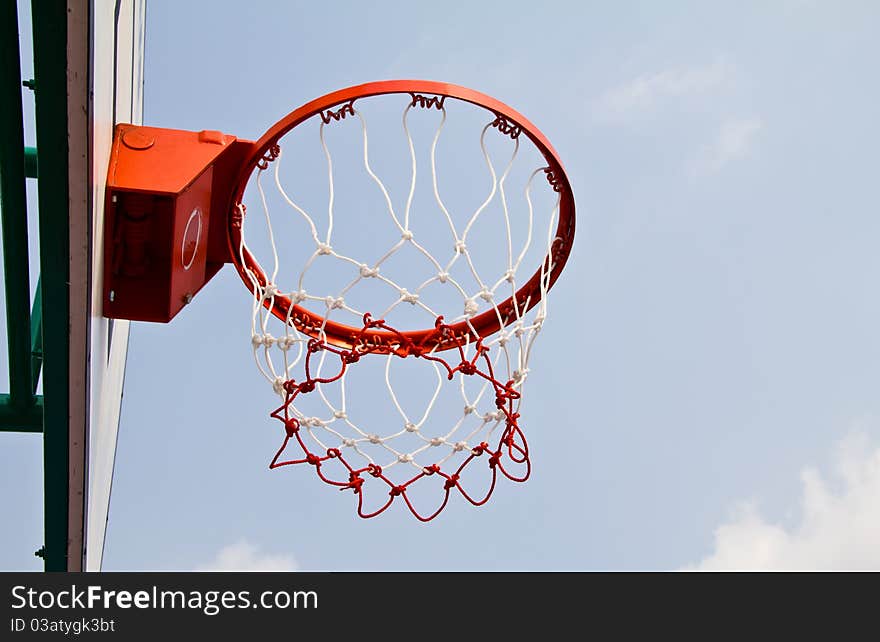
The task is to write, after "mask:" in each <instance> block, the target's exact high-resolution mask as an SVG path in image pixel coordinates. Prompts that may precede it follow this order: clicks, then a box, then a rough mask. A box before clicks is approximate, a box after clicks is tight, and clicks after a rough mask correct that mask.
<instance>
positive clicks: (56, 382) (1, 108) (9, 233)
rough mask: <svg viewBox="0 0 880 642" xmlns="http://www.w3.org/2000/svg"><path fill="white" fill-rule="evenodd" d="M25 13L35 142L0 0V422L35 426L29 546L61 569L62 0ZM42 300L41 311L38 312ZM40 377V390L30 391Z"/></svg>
mask: <svg viewBox="0 0 880 642" xmlns="http://www.w3.org/2000/svg"><path fill="white" fill-rule="evenodd" d="M32 22H33V42H34V73H35V76H36V82H26V83H25V84H26V86H28V87H30V88H31V89H33V90H34V92H35V98H36V125H37V127H36V129H37V148H36V149H34V148H25V146H24V132H23V117H22V116H23V110H22V101H21V86H22V78H21V58H20V53H19V28H18V15H17V7H16V3H15V2H14V1H5V0H4V1H3V2H0V53H2V60H3V61H4V64H3V65H0V207H2V239H3V249H4V260H3V269H4V278H5V285H6V292H5V293H6V326H7V337H8V351H9V393H8V394H0V431H15V432H31V433H39V432H42V434H43V478H44V494H45V503H44V524H45V540H44V542H43V544H42V547H40V546H39V543H38V542H35V548H39V550H38V551H37V554H38V555H40V556H41V557H43V559H44V561H45V568H46V570H47V571H66V570H68V569H69V568H70V567H71V564H70V563H69V562H70V561H71V560H68V532H69V523H68V521H69V515H70V508H71V507H70V505H69V502H70V496H71V494H70V491H69V483H70V482H69V470H70V457H71V452H70V434H69V431H70V424H69V407H70V398H69V396H70V388H69V376H70V374H69V373H70V363H69V361H70V336H69V329H68V323H69V317H70V296H69V287H70V286H69V283H68V281H69V277H68V274H69V269H70V246H69V203H68V199H69V194H68V171H69V166H68V140H67V136H68V111H67V93H68V79H67V44H68V37H69V34H68V6H67V2H64V1H59V0H41V1H40V2H33V3H32ZM37 149H39V150H40V154H39V167H38V163H37ZM38 174H39V180H38V187H37V189H38V196H39V236H40V275H41V276H40V281H39V283H38V286H37V288H36V292H35V295H34V300H33V308H31V300H30V287H29V264H28V241H27V200H26V192H25V178H26V177H30V178H36V177H37V175H38ZM44 303H46V304H47V305H46V306H45V309H46V310H47V311H48V312H50V314H49V315H48V316H45V317H44V316H43V309H44ZM41 374H42V379H41ZM41 380H42V387H43V394H42V395H37V394H36V391H37V390H38V385H39V383H40V381H41ZM0 447H2V443H0Z"/></svg>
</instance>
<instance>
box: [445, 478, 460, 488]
mask: <svg viewBox="0 0 880 642" xmlns="http://www.w3.org/2000/svg"><path fill="white" fill-rule="evenodd" d="M457 485H458V475H450V476H449V479H447V480H446V483H445V484H443V488H445V489H446V490H452V489H453V488H455V487H456V486H457Z"/></svg>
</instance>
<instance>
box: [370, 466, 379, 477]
mask: <svg viewBox="0 0 880 642" xmlns="http://www.w3.org/2000/svg"><path fill="white" fill-rule="evenodd" d="M367 472H368V473H370V474H371V475H372V476H373V477H380V476H381V475H382V467H381V466H379V465H378V464H367Z"/></svg>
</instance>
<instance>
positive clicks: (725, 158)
mask: <svg viewBox="0 0 880 642" xmlns="http://www.w3.org/2000/svg"><path fill="white" fill-rule="evenodd" d="M763 128H764V123H763V121H762V120H761V119H760V118H741V119H730V120H727V121H725V122H723V123H721V127H720V129H719V131H718V135H717V136H716V137H715V140H714V141H713V142H712V144H711V145H708V146H706V147H705V148H704V149H703V150H702V151H701V152H700V153H699V154H698V155H697V157H696V159H695V160H694V162H693V163H692V165H691V169H692V173H694V174H712V173H715V172H717V171H719V170H720V169H721V168H722V167H724V166H725V165H727V164H728V163H730V162H731V161H735V160H738V159H740V158H744V157H745V156H747V155H748V153H749V151H750V150H751V149H752V147H753V146H754V144H755V140H756V138H757V136H758V133H759V132H760V131H761V130H762V129H763Z"/></svg>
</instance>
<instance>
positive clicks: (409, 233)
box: [400, 230, 413, 241]
mask: <svg viewBox="0 0 880 642" xmlns="http://www.w3.org/2000/svg"><path fill="white" fill-rule="evenodd" d="M400 238H402V239H403V240H404V241H412V239H413V233H412V231H410V230H404V231H403V232H402V233H401V235H400Z"/></svg>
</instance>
